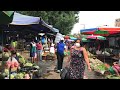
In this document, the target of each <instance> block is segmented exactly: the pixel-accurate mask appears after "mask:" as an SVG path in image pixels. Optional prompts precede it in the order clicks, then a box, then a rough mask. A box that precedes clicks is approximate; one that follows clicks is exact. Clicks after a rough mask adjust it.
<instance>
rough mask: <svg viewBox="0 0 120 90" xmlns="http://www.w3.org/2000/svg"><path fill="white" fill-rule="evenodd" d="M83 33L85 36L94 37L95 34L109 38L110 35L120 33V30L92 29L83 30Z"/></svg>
mask: <svg viewBox="0 0 120 90" xmlns="http://www.w3.org/2000/svg"><path fill="white" fill-rule="evenodd" d="M102 31H103V32H102ZM95 32H96V33H95ZM81 33H82V34H85V35H92V34H93V35H101V36H109V35H113V34H117V33H120V28H119V27H99V28H90V29H84V30H82V31H81Z"/></svg>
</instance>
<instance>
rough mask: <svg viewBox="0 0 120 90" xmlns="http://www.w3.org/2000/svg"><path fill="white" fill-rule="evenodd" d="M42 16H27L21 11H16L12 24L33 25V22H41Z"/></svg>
mask: <svg viewBox="0 0 120 90" xmlns="http://www.w3.org/2000/svg"><path fill="white" fill-rule="evenodd" d="M39 22H40V17H33V16H27V15H22V14H19V13H16V12H15V13H14V16H13V21H12V23H10V24H12V25H31V24H39Z"/></svg>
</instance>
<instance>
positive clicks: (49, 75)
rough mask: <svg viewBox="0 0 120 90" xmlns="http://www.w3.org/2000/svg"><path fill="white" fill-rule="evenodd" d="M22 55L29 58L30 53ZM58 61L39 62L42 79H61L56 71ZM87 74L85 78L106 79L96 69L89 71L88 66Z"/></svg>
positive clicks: (64, 64)
mask: <svg viewBox="0 0 120 90" xmlns="http://www.w3.org/2000/svg"><path fill="white" fill-rule="evenodd" d="M22 55H23V56H25V58H29V53H26V52H23V53H22ZM66 60H67V57H65V58H64V63H63V67H65V66H66ZM56 62H57V60H43V61H41V62H39V63H38V65H39V66H40V68H41V69H42V77H40V79H60V74H59V73H56V72H55V68H56ZM85 76H86V77H87V78H85V79H104V77H103V76H101V75H99V74H97V73H96V72H94V71H91V72H89V71H88V70H87V68H86V70H85Z"/></svg>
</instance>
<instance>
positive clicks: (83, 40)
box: [82, 38, 90, 42]
mask: <svg viewBox="0 0 120 90" xmlns="http://www.w3.org/2000/svg"><path fill="white" fill-rule="evenodd" d="M82 42H90V40H88V39H86V38H82Z"/></svg>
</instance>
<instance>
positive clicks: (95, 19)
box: [72, 11, 120, 34]
mask: <svg viewBox="0 0 120 90" xmlns="http://www.w3.org/2000/svg"><path fill="white" fill-rule="evenodd" d="M117 18H120V11H80V13H79V23H76V24H75V25H74V28H73V30H72V34H73V33H78V32H79V31H80V29H83V28H84V25H83V24H85V28H95V27H98V26H102V25H108V26H111V27H114V25H115V19H117Z"/></svg>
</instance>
